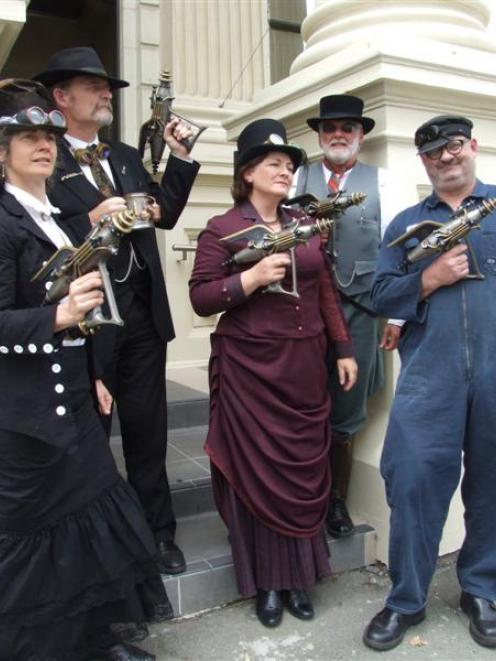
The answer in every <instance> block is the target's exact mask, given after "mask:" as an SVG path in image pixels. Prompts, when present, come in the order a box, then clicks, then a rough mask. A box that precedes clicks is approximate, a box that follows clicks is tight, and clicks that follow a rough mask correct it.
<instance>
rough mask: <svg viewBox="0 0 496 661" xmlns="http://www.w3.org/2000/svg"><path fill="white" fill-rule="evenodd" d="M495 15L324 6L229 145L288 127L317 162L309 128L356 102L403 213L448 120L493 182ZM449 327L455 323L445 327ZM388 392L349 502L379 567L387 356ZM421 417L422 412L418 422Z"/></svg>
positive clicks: (369, 152) (473, 1) (457, 510)
mask: <svg viewBox="0 0 496 661" xmlns="http://www.w3.org/2000/svg"><path fill="white" fill-rule="evenodd" d="M490 7H491V5H490V4H489V3H487V2H482V1H480V0H458V1H457V0H454V1H451V0H443V1H439V0H437V1H430V0H418V1H416V2H411V1H407V0H394V2H393V1H391V2H390V1H389V0H381V2H377V1H375V0H374V1H369V0H320V1H317V2H315V3H314V10H313V11H312V12H311V13H310V14H309V16H308V17H307V18H306V20H305V21H304V24H303V28H302V34H303V37H304V39H305V42H306V48H305V50H304V51H303V52H302V53H301V54H300V55H299V56H298V57H297V58H296V59H295V61H294V62H293V65H292V68H291V75H290V76H289V78H287V79H285V80H283V81H280V82H279V83H277V84H276V85H273V86H271V87H269V88H266V89H264V90H262V91H260V92H259V93H257V94H256V95H255V97H254V105H253V107H252V108H251V109H250V111H249V112H248V113H245V114H242V115H238V116H236V117H233V118H232V119H231V120H230V121H229V122H227V123H226V127H227V128H228V131H229V135H231V136H235V135H237V133H238V132H239V130H240V128H241V127H242V126H243V125H244V124H245V123H246V121H251V120H252V119H255V118H257V117H263V116H272V117H276V118H278V119H281V120H282V121H284V122H285V124H286V126H287V127H288V129H289V134H290V138H291V139H292V140H294V141H296V142H299V143H300V144H301V145H302V146H303V147H304V148H305V149H306V150H307V153H308V154H309V156H310V158H316V157H317V156H318V154H319V149H318V146H317V141H316V139H315V134H314V132H313V131H310V130H309V129H308V127H307V126H306V122H305V119H306V118H307V117H310V116H312V115H314V114H315V113H316V112H317V111H318V103H319V99H320V97H322V96H325V95H327V94H340V93H351V94H357V95H358V96H360V97H361V98H363V99H364V101H365V114H366V115H369V116H372V117H373V118H374V119H375V121H376V127H375V129H374V130H373V132H372V133H371V134H370V135H369V136H367V137H366V140H365V145H364V149H363V151H362V155H361V158H362V159H363V160H364V161H365V162H370V163H374V164H377V165H380V166H386V167H389V168H391V169H392V170H394V171H395V172H397V173H401V185H400V188H399V189H398V194H397V197H398V203H399V205H400V208H403V207H406V206H408V205H411V204H414V203H416V202H417V201H418V200H419V199H420V197H421V196H423V195H426V194H427V193H428V192H429V190H430V184H429V181H428V178H427V176H426V174H425V172H424V169H423V167H422V165H421V163H420V161H419V159H418V158H417V156H416V154H415V148H414V145H413V135H414V132H415V129H416V128H417V127H418V126H419V125H420V124H421V123H423V122H424V121H426V120H427V119H429V118H430V117H432V116H434V115H438V114H443V113H446V112H450V113H456V114H462V115H466V116H468V117H470V118H471V119H472V120H473V121H474V135H475V136H476V137H477V138H478V140H479V147H480V153H479V156H478V175H479V176H480V177H481V178H482V179H485V180H486V181H494V175H493V170H494V167H493V164H494V153H495V151H496V122H495V119H496V40H495V38H494V37H495V35H494V32H489V31H488V29H487V28H488V25H489V23H490V16H491V9H490ZM447 322H448V323H449V320H447ZM386 368H387V383H386V387H385V389H383V390H382V391H381V392H380V393H377V394H376V395H375V396H374V397H373V398H372V399H371V400H370V407H369V420H368V423H367V425H366V427H365V428H364V429H363V431H362V432H361V433H360V435H359V437H358V438H357V447H356V452H355V461H354V467H353V478H352V485H351V491H350V498H349V502H350V505H351V509H352V512H353V513H354V515H355V516H356V517H357V518H358V519H361V520H365V521H368V522H369V523H370V524H372V525H373V526H374V527H375V528H376V530H377V541H378V546H377V557H378V558H379V559H381V560H383V561H387V542H388V532H389V527H388V526H389V523H388V522H389V510H388V508H387V505H386V501H385V496H384V485H383V481H382V478H381V476H380V474H379V459H380V454H381V450H382V444H383V439H384V434H385V429H386V426H387V420H388V415H389V410H390V406H391V401H392V397H393V390H394V383H395V379H396V376H397V372H398V370H399V360H398V356H397V355H394V356H389V355H388V356H386ZM419 415H421V412H419ZM462 538H463V519H462V507H461V502H460V499H459V496H458V495H457V496H456V497H455V499H454V501H453V504H452V508H451V512H450V516H449V518H448V522H447V524H446V526H445V534H444V536H443V540H442V544H441V552H442V553H446V552H449V551H452V550H455V549H456V548H458V547H459V545H460V543H461V540H462Z"/></svg>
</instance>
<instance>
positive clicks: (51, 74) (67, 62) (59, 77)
mask: <svg viewBox="0 0 496 661" xmlns="http://www.w3.org/2000/svg"><path fill="white" fill-rule="evenodd" d="M75 76H98V77H99V78H105V80H107V81H108V83H109V85H110V87H111V89H117V88H119V87H128V85H129V83H128V82H127V81H125V80H120V79H119V78H114V77H113V76H109V75H108V73H107V72H106V71H105V69H104V68H103V64H102V61H101V60H100V58H99V57H98V53H97V52H96V51H95V50H94V49H93V48H89V47H87V46H78V47H77V48H66V49H64V50H59V51H58V52H57V53H55V54H54V55H52V57H51V58H50V59H49V60H48V64H47V68H46V69H45V71H42V72H41V73H38V74H37V75H36V76H34V79H35V80H39V81H40V83H43V84H44V85H46V86H47V87H50V86H51V85H55V84H56V83H62V82H64V80H69V79H70V78H74V77H75Z"/></svg>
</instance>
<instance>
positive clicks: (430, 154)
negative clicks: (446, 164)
mask: <svg viewBox="0 0 496 661" xmlns="http://www.w3.org/2000/svg"><path fill="white" fill-rule="evenodd" d="M467 142H470V140H462V139H461V138H460V139H458V140H450V141H449V142H447V143H446V144H445V145H442V147H436V149H431V150H430V151H426V152H424V153H423V155H424V156H425V157H427V158H428V159H429V160H430V161H439V159H440V158H441V156H442V155H443V152H444V150H445V149H446V151H447V152H448V154H451V155H452V156H458V154H460V153H461V151H462V149H463V146H464V145H465V144H466V143H467Z"/></svg>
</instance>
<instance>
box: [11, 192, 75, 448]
mask: <svg viewBox="0 0 496 661" xmlns="http://www.w3.org/2000/svg"><path fill="white" fill-rule="evenodd" d="M68 234H70V232H68ZM70 238H71V239H72V238H74V237H72V236H71V237H70ZM55 250H56V246H55V245H54V244H53V243H52V242H51V241H50V239H49V238H48V237H47V236H46V234H44V233H43V232H42V231H41V229H40V228H39V227H38V225H37V224H36V223H35V222H34V220H33V219H32V218H31V216H30V215H29V214H28V213H27V212H26V211H25V209H24V208H23V207H22V206H21V205H20V204H19V203H18V202H17V200H16V199H15V197H13V196H12V195H10V194H9V193H6V192H5V191H4V190H2V191H1V192H0V384H1V385H0V429H4V430H8V431H14V432H18V433H22V434H28V435H30V436H34V437H36V438H40V439H42V440H44V441H47V442H48V443H50V444H52V445H56V446H58V447H67V446H68V445H70V444H72V443H73V442H74V441H75V440H76V437H77V431H76V427H75V424H74V418H73V416H72V412H71V407H70V402H69V400H68V392H67V388H66V387H65V385H64V351H65V350H64V347H63V346H62V340H63V337H64V333H55V332H54V325H55V311H56V305H47V306H46V307H45V306H41V303H42V301H43V299H44V296H45V286H44V283H42V282H41V283H40V282H31V278H32V276H33V274H34V273H35V272H36V271H37V270H38V269H39V268H40V267H41V265H42V263H43V262H44V261H45V260H47V259H49V258H50V257H51V255H53V253H54V252H55Z"/></svg>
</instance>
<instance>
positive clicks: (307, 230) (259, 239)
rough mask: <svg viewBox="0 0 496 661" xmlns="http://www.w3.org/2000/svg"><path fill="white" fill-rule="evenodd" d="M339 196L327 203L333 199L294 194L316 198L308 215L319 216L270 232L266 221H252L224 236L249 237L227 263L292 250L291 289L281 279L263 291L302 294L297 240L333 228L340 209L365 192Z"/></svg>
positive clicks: (303, 240) (360, 198)
mask: <svg viewBox="0 0 496 661" xmlns="http://www.w3.org/2000/svg"><path fill="white" fill-rule="evenodd" d="M338 196H340V198H341V199H340V200H339V202H340V204H339V206H336V205H335V206H332V205H329V204H327V202H331V200H329V201H328V200H323V201H319V200H317V198H315V197H314V196H313V195H310V196H308V195H302V196H300V197H298V198H294V199H295V200H299V199H300V198H308V197H310V198H313V202H315V208H314V207H312V208H311V209H310V211H309V215H311V216H313V217H314V218H316V220H315V222H313V223H310V224H308V225H302V224H301V219H295V220H294V221H293V222H292V223H291V224H290V225H288V226H287V227H285V228H284V229H282V230H281V231H280V232H271V230H270V229H269V228H268V227H266V226H265V225H253V226H252V227H249V228H248V229H245V230H241V231H239V232H234V233H233V234H229V235H228V236H224V237H222V239H221V241H223V242H226V243H232V242H233V241H240V240H242V239H247V240H248V243H247V245H246V247H245V248H242V249H241V250H239V251H238V252H236V253H234V255H233V256H232V257H231V258H230V259H229V260H227V262H225V263H226V264H249V263H251V262H258V261H259V260H260V259H263V258H264V257H267V255H273V254H274V253H278V252H285V251H286V250H289V253H290V257H291V276H292V289H290V290H287V289H284V288H283V287H282V285H281V283H280V282H273V283H271V284H270V285H267V287H265V289H264V290H263V291H264V292H270V293H272V294H287V295H288V296H295V297H296V298H299V296H300V295H299V293H298V279H297V273H296V260H295V247H296V246H297V245H298V244H306V243H308V242H309V241H310V239H311V238H312V236H315V235H316V234H322V233H323V232H328V231H330V230H332V228H333V226H334V223H335V218H336V216H337V215H339V213H342V212H343V211H344V210H345V209H347V208H348V207H349V206H352V205H354V204H359V203H360V202H362V201H363V200H364V199H365V196H364V194H363V193H354V194H353V195H350V196H344V195H341V193H338V195H337V196H336V198H337V197H338ZM291 203H294V201H291ZM320 205H321V206H320ZM324 205H325V210H324ZM331 213H332V214H333V215H334V218H331V217H325V215H327V216H329V215H330V214H331Z"/></svg>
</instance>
